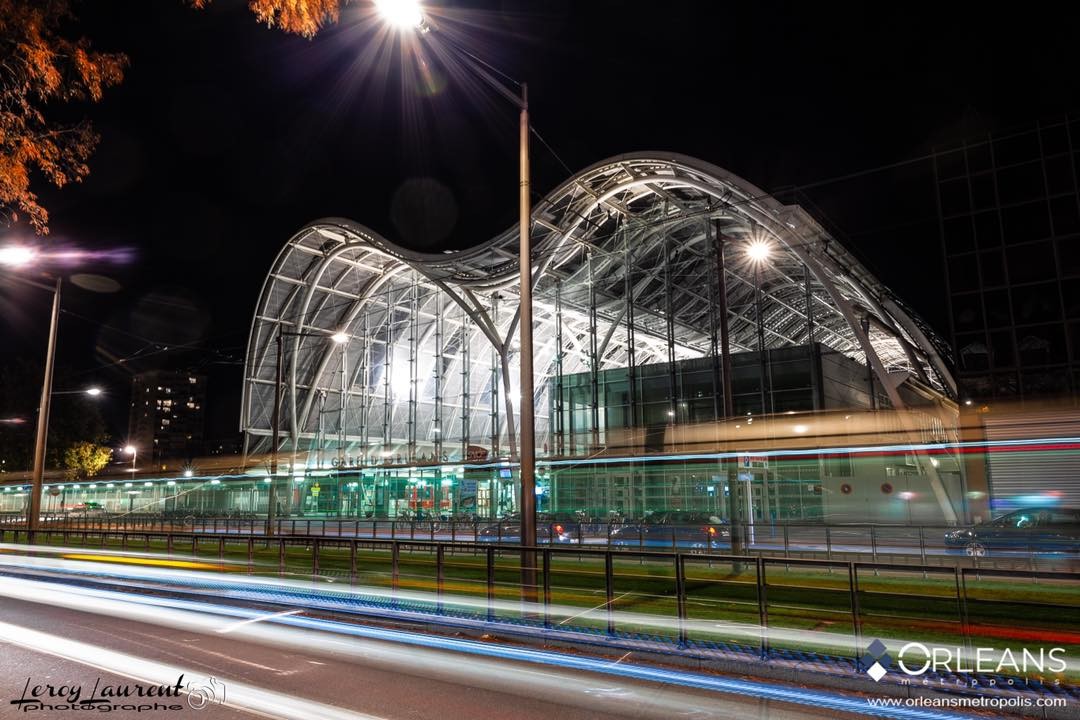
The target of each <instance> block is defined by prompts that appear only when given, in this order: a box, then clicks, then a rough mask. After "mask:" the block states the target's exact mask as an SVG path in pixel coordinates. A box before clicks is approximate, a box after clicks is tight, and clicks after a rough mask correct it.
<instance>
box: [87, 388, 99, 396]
mask: <svg viewBox="0 0 1080 720" xmlns="http://www.w3.org/2000/svg"><path fill="white" fill-rule="evenodd" d="M86 394H87V395H89V396H90V397H97V396H98V395H100V394H101V388H99V387H90V388H86Z"/></svg>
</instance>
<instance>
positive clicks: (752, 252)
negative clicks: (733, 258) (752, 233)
mask: <svg viewBox="0 0 1080 720" xmlns="http://www.w3.org/2000/svg"><path fill="white" fill-rule="evenodd" d="M770 252H771V250H770V249H769V243H767V242H765V241H764V240H755V241H754V242H752V243H750V245H749V246H747V248H746V255H747V256H748V257H749V258H750V259H751V260H753V261H754V262H762V261H764V260H766V259H768V257H769V253H770Z"/></svg>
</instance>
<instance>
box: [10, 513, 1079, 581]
mask: <svg viewBox="0 0 1080 720" xmlns="http://www.w3.org/2000/svg"><path fill="white" fill-rule="evenodd" d="M18 525H25V518H24V517H22V516H20V515H6V516H2V515H0V526H9V527H10V526H18ZM42 526H43V527H48V528H55V529H70V530H79V529H84V528H85V529H89V530H97V531H105V530H109V531H117V532H125V531H156V532H193V533H223V534H236V535H263V534H266V530H267V523H266V520H265V519H264V518H259V517H254V516H201V515H182V514H173V515H169V516H165V515H161V514H157V515H139V514H111V515H109V514H86V515H80V514H74V513H68V514H64V515H53V516H43V518H42ZM955 529H956V528H955V527H947V526H925V525H923V526H908V525H875V524H865V525H856V524H832V525H829V524H820V523H818V524H802V523H783V524H772V523H770V524H760V523H758V524H739V525H735V526H731V525H728V524H704V523H696V524H689V525H684V524H649V523H642V522H633V523H617V522H606V523H598V522H577V521H562V522H550V523H544V522H542V523H540V524H539V525H538V538H537V543H538V544H540V545H579V546H585V547H603V548H605V549H611V550H658V551H666V550H670V551H671V552H680V551H709V552H713V551H718V552H728V553H742V554H749V555H770V556H783V557H785V558H793V557H800V556H801V557H813V558H819V559H826V560H831V559H835V558H841V559H843V558H852V557H855V558H858V559H869V560H870V561H872V562H876V561H878V560H881V559H893V560H896V559H900V558H904V559H907V560H910V561H917V562H919V563H921V564H924V565H926V564H931V563H933V564H936V563H941V562H945V563H948V564H953V563H956V562H961V563H964V562H970V563H971V564H974V565H979V564H982V565H987V564H990V563H992V562H994V563H998V564H1000V563H1003V562H1004V563H1011V564H1012V565H1013V566H1015V565H1017V564H1024V565H1026V566H1027V568H1028V569H1031V570H1035V569H1039V568H1040V567H1042V568H1044V569H1045V568H1048V567H1049V568H1052V569H1055V570H1057V569H1061V566H1063V565H1064V566H1065V567H1066V568H1068V569H1072V568H1080V538H1072V539H1069V538H1065V539H1062V538H1060V537H1059V538H1057V539H1055V540H1054V541H1053V543H1051V544H1050V545H1049V546H1048V544H1047V543H1046V542H1044V541H1043V536H1042V535H1041V534H1040V533H1039V532H1037V531H1036V532H1029V533H1015V534H1014V536H1013V537H1012V538H1011V539H1010V540H1009V542H1007V543H1005V544H1002V545H1000V546H996V547H982V546H979V548H978V552H977V553H976V552H972V548H969V547H964V546H963V545H950V544H948V543H947V542H946V539H945V538H946V534H947V533H949V532H951V531H953V530H955ZM271 534H274V535H303V536H311V535H318V536H322V537H355V538H369V539H389V540H429V541H433V542H434V541H445V542H451V543H454V542H476V543H481V542H482V543H495V544H504V543H516V542H519V540H520V537H519V534H520V530H519V525H518V523H517V521H516V520H513V519H502V520H470V521H459V520H453V521H447V520H442V521H440V520H388V519H337V518H278V519H277V520H276V521H275V523H274V529H273V533H271ZM732 536H735V537H736V538H738V539H739V542H736V543H735V544H734V545H733V544H732V541H731V539H732Z"/></svg>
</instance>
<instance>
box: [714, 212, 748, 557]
mask: <svg viewBox="0 0 1080 720" xmlns="http://www.w3.org/2000/svg"><path fill="white" fill-rule="evenodd" d="M714 236H715V240H716V284H717V301H718V304H719V307H718V308H717V315H718V318H717V319H718V320H719V321H720V372H721V378H720V380H721V382H722V383H723V389H722V392H723V394H724V418H725V419H726V420H729V421H730V420H731V418H733V417H734V416H735V398H734V397H732V389H731V335H730V331H729V329H728V304H727V267H726V262H725V258H724V234H723V232H722V231H721V228H720V224H719V222H717V223H716V227H715V232H714ZM724 449H725V450H730V449H731V448H730V446H729V447H727V448H724ZM726 465H727V472H726V473H725V477H726V482H727V485H728V502H729V507H730V509H731V517H730V518H729V520H730V522H731V554H732V555H741V554H742V552H743V539H742V526H741V524H740V520H741V516H742V512H741V508H740V504H739V497H740V493H741V488H740V481H739V477H738V459H737V458H733V459H730V460H728V461H727V462H726ZM735 567H736V568H737V569H740V568H741V567H742V565H741V564H738V563H737V564H736V566H735Z"/></svg>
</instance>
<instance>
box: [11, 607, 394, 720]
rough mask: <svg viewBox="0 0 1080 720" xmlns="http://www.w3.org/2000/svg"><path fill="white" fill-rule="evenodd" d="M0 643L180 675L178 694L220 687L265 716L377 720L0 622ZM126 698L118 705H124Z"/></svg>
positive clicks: (149, 676) (143, 677)
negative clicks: (182, 688) (182, 691)
mask: <svg viewBox="0 0 1080 720" xmlns="http://www.w3.org/2000/svg"><path fill="white" fill-rule="evenodd" d="M0 640H2V641H4V642H8V643H12V644H14V645H19V646H20V647H24V648H27V649H29V650H33V651H35V652H39V653H44V654H46V655H52V656H53V657H59V658H64V659H65V660H71V661H74V662H77V663H79V664H81V665H87V666H89V667H93V668H97V669H98V670H101V671H103V672H108V673H112V674H114V675H120V676H122V677H126V678H130V679H133V680H136V681H139V682H144V683H148V684H151V685H162V684H165V685H168V684H171V683H172V682H176V681H175V680H173V678H181V677H183V679H184V681H185V682H186V686H185V687H186V690H185V691H184V692H185V693H187V694H198V693H199V692H200V690H201V689H212V688H215V687H217V686H219V685H222V684H223V693H222V694H223V695H224V702H221V704H222V705H225V706H226V707H232V708H236V709H239V710H246V711H249V712H256V713H259V714H261V715H265V716H267V717H272V718H283V719H284V720H293V719H294V718H304V719H305V720H382V719H381V718H379V717H377V716H375V715H367V714H364V713H357V712H353V711H351V710H345V709H343V708H338V707H334V706H333V705H326V704H324V703H319V702H315V701H313V700H304V699H301V698H297V697H293V696H291V695H286V694H284V693H278V692H274V691H272V690H265V689H263V688H260V687H256V686H254V685H250V684H247V683H241V682H237V681H235V680H231V679H229V680H227V681H220V679H219V678H218V677H217V676H212V675H206V674H205V673H200V672H197V671H195V670H192V669H191V668H184V667H178V666H176V665H170V664H166V663H161V662H157V661H154V660H147V659H145V658H140V657H137V656H135V655H129V654H127V653H122V652H116V651H115V650H108V649H106V648H102V647H100V646H97V645H90V644H88V643H83V642H78V641H77V640H70V639H68V638H64V637H60V636H58V635H51V634H48V633H44V632H41V631H38V630H31V629H29V628H24V627H20V626H18V625H12V624H10V623H5V622H0ZM127 700H130V699H127ZM127 700H125V703H124V704H128V703H127ZM217 701H220V698H216V699H215V700H214V701H212V702H217ZM131 704H135V703H131Z"/></svg>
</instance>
